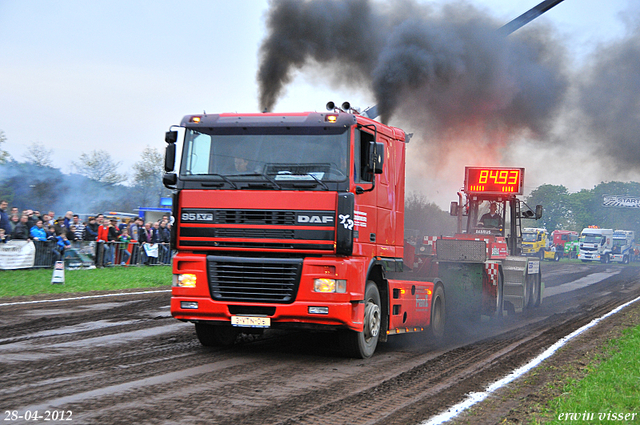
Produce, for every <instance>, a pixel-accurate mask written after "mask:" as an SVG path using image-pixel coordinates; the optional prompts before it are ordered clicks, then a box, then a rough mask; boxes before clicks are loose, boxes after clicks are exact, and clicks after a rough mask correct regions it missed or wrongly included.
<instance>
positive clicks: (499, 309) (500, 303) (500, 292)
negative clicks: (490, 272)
mask: <svg viewBox="0 0 640 425" xmlns="http://www.w3.org/2000/svg"><path fill="white" fill-rule="evenodd" d="M503 282H504V279H503V278H502V268H500V269H498V284H497V285H496V311H495V312H494V313H493V315H492V316H491V317H492V318H493V319H500V318H502V317H503V316H505V311H504V289H503V286H504V285H503Z"/></svg>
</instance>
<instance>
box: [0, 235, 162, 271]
mask: <svg viewBox="0 0 640 425" xmlns="http://www.w3.org/2000/svg"><path fill="white" fill-rule="evenodd" d="M12 243H13V241H9V242H8V243H7V244H9V245H10V244H12ZM25 244H26V245H25ZM31 244H32V245H31ZM15 245H16V248H15V249H11V250H9V249H5V250H4V251H3V252H0V255H5V256H18V255H20V256H21V259H20V262H19V264H20V265H19V266H18V267H17V268H51V267H53V265H54V264H55V262H56V261H61V260H62V261H64V263H65V268H94V267H111V266H140V265H148V266H156V265H170V264H171V258H172V257H173V253H172V251H171V246H170V245H169V244H168V243H157V244H147V243H145V244H142V245H140V244H139V243H137V242H93V241H91V242H88V241H74V242H71V245H70V246H67V247H65V248H64V249H61V248H60V247H59V246H58V245H57V243H56V242H55V241H53V240H49V241H30V242H27V241H15ZM29 245H31V246H32V247H31V248H30V249H29ZM5 246H6V247H7V248H8V247H9V246H7V245H5ZM29 258H32V260H31V259H29ZM2 264H8V266H5V267H2V266H1V265H2ZM11 264H12V262H11V261H0V268H5V269H11V268H13V267H11Z"/></svg>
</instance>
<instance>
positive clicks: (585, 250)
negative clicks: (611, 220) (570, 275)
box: [578, 226, 613, 264]
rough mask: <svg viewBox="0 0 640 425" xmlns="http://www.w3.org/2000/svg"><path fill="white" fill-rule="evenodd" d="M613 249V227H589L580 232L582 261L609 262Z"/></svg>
mask: <svg viewBox="0 0 640 425" xmlns="http://www.w3.org/2000/svg"><path fill="white" fill-rule="evenodd" d="M612 251H613V229H600V228H598V227H595V226H592V227H587V228H585V229H583V230H582V232H581V233H580V253H579V254H578V258H579V259H580V260H581V261H582V262H589V261H600V262H601V263H605V264H606V263H609V262H610V261H611V254H612Z"/></svg>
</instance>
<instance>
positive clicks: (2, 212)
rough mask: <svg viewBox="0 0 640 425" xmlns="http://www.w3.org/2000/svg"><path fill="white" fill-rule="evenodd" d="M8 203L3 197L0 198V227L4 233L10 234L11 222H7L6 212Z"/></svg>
mask: <svg viewBox="0 0 640 425" xmlns="http://www.w3.org/2000/svg"><path fill="white" fill-rule="evenodd" d="M8 206H9V203H8V202H7V201H5V200H4V199H2V200H0V228H2V229H4V231H5V234H7V235H10V234H11V231H12V230H13V229H11V223H10V222H9V214H7V207H8Z"/></svg>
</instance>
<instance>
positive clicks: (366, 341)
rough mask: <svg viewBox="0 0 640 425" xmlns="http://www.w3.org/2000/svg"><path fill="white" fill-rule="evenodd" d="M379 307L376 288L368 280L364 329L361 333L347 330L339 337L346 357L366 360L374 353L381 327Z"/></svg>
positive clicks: (378, 295) (365, 295)
mask: <svg viewBox="0 0 640 425" xmlns="http://www.w3.org/2000/svg"><path fill="white" fill-rule="evenodd" d="M381 305H382V303H381V302H380V292H379V291H378V287H377V286H376V284H375V282H373V281H371V280H370V281H368V282H367V287H366V289H365V291H364V328H363V330H362V332H355V331H352V330H347V331H344V332H342V333H341V335H340V343H341V345H342V350H343V352H344V353H345V354H346V355H347V356H349V357H355V358H359V359H366V358H369V357H371V356H372V355H373V353H374V352H375V351H376V346H377V345H378V338H379V337H380V329H381V327H382V309H381V307H380V306H381Z"/></svg>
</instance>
